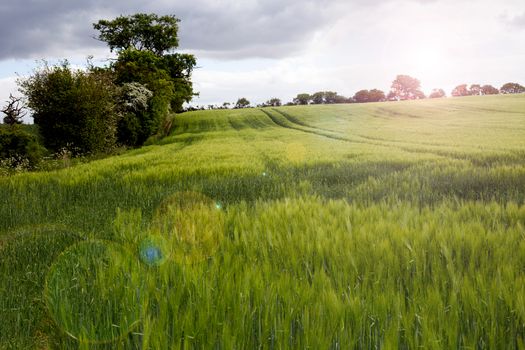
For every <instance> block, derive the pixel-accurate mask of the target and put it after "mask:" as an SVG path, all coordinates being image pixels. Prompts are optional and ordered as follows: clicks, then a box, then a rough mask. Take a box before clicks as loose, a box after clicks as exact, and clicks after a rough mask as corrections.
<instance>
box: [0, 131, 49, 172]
mask: <svg viewBox="0 0 525 350" xmlns="http://www.w3.org/2000/svg"><path fill="white" fill-rule="evenodd" d="M45 153H46V149H45V148H43V147H42V146H41V145H40V144H39V143H38V139H37V136H36V135H33V134H31V133H29V132H27V131H24V130H22V129H21V128H19V127H11V128H0V160H2V165H3V166H4V167H9V168H18V167H23V168H34V167H35V166H36V165H38V163H39V162H40V160H41V159H42V157H43V156H44V154H45Z"/></svg>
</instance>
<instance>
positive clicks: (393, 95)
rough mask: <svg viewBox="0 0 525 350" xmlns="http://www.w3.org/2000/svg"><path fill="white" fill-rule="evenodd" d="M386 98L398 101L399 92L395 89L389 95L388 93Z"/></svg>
mask: <svg viewBox="0 0 525 350" xmlns="http://www.w3.org/2000/svg"><path fill="white" fill-rule="evenodd" d="M386 100H387V101H397V100H398V97H397V94H396V93H395V92H394V91H390V92H389V93H388V95H386Z"/></svg>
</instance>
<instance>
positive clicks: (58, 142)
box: [19, 62, 118, 153]
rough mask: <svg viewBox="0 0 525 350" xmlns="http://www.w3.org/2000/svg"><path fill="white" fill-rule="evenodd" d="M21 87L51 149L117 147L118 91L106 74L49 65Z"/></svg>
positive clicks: (92, 150) (85, 150) (92, 151)
mask: <svg viewBox="0 0 525 350" xmlns="http://www.w3.org/2000/svg"><path fill="white" fill-rule="evenodd" d="M19 86H20V91H21V92H22V93H24V95H25V96H26V98H27V101H28V107H29V108H30V109H31V110H32V111H33V118H34V121H35V124H37V125H38V126H39V129H40V133H41V135H42V137H43V139H44V145H45V146H46V147H47V148H48V149H50V150H52V151H55V152H56V151H58V150H60V149H61V148H64V147H66V148H72V149H76V150H78V152H79V153H97V152H105V151H108V150H110V149H112V148H113V147H114V146H115V141H116V140H115V130H116V123H117V119H118V115H117V111H116V103H115V101H116V94H117V90H116V87H115V86H114V85H113V84H112V82H111V79H110V78H109V77H108V76H107V75H106V74H103V73H101V72H89V71H88V72H85V71H80V70H79V71H74V70H72V69H71V68H70V67H69V65H68V63H67V62H63V63H62V64H61V65H59V66H54V67H50V66H48V65H47V64H45V65H44V66H43V67H41V68H40V69H38V70H36V71H35V72H34V73H33V75H32V76H30V77H29V78H27V79H23V80H20V81H19Z"/></svg>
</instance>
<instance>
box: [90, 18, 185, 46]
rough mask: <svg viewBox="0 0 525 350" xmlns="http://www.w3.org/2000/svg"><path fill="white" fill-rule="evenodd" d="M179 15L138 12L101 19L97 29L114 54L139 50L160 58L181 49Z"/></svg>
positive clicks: (95, 26) (96, 25) (100, 38)
mask: <svg viewBox="0 0 525 350" xmlns="http://www.w3.org/2000/svg"><path fill="white" fill-rule="evenodd" d="M179 22H180V20H179V19H177V18H176V17H175V16H172V15H170V16H160V17H159V16H158V15H156V14H145V13H137V14H134V15H131V16H119V17H117V18H115V19H114V20H100V21H98V22H97V23H94V24H93V28H94V29H96V30H98V31H99V32H100V34H99V36H98V39H99V40H101V41H104V42H106V43H107V44H108V45H109V48H110V49H111V51H113V50H116V51H125V50H129V49H135V50H140V51H143V50H145V51H150V52H153V53H154V54H155V55H157V56H162V55H164V54H165V53H166V52H168V51H170V50H172V49H175V48H177V47H178V46H179V40H178V36H177V33H178V30H179V27H178V23H179Z"/></svg>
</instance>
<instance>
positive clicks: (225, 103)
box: [222, 102, 231, 109]
mask: <svg viewBox="0 0 525 350" xmlns="http://www.w3.org/2000/svg"><path fill="white" fill-rule="evenodd" d="M230 105H231V103H230V102H224V103H223V104H222V108H223V109H228V108H230Z"/></svg>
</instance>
